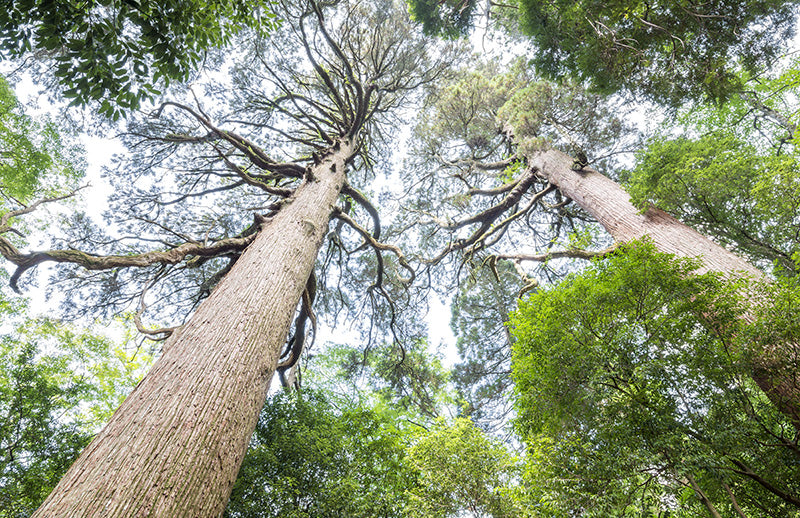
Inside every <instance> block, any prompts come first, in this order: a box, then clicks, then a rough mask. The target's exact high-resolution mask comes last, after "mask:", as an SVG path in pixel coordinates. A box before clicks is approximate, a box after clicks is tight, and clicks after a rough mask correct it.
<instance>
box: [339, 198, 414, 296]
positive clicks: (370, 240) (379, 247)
mask: <svg viewBox="0 0 800 518" xmlns="http://www.w3.org/2000/svg"><path fill="white" fill-rule="evenodd" d="M333 217H335V218H337V219H339V220H341V221H344V222H345V223H347V225H349V226H350V227H352V228H353V230H355V231H356V232H358V233H359V234H361V236H362V237H363V238H364V240H365V241H366V242H367V244H369V245H370V246H371V247H372V248H373V249H374V250H376V252H377V251H388V252H392V253H393V254H395V256H397V261H398V262H399V263H400V265H401V266H402V267H403V268H405V269H406V270H407V271H408V272H409V273H410V274H411V277H410V278H408V279H404V278H402V277H401V278H400V282H402V283H403V284H406V285H407V284H411V283H412V282H414V277H415V276H416V272H415V271H414V268H412V267H411V265H410V264H409V263H408V261H407V260H406V256H405V255H404V254H403V252H402V250H400V248H399V247H397V246H394V245H389V244H386V243H381V242H380V241H378V240H377V239H375V238H374V237H372V235H371V234H370V233H369V231H368V230H367V229H365V228H364V227H362V226H361V225H359V224H358V223H356V222H355V221H354V220H353V218H351V217H350V216H348V215H347V214H345V213H344V212H342V211H341V209H339V208H338V207H336V208H335V209H334V212H333Z"/></svg>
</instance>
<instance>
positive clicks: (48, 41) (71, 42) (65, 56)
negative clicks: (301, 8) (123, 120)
mask: <svg viewBox="0 0 800 518" xmlns="http://www.w3.org/2000/svg"><path fill="white" fill-rule="evenodd" d="M270 4H271V2H267V1H263V2H262V1H244V0H213V1H199V0H160V1H155V0H93V1H89V2H48V1H43V0H24V1H6V2H3V3H2V6H1V7H0V51H2V52H3V54H4V55H5V56H7V57H12V58H16V57H20V56H25V55H27V54H29V53H35V54H39V55H40V54H41V53H43V52H44V53H46V54H47V55H49V56H52V58H53V59H54V60H55V76H56V78H57V79H58V80H59V82H60V83H61V85H62V86H64V88H65V90H64V95H65V96H66V97H67V98H71V99H73V104H87V103H88V102H89V101H102V103H101V106H100V112H101V113H104V114H105V115H107V116H109V117H112V118H114V119H117V118H119V117H120V116H121V115H123V114H124V113H125V112H126V111H127V110H129V109H135V108H137V107H138V106H139V105H140V103H141V101H142V100H144V99H150V98H152V97H153V96H154V95H157V94H158V93H159V91H158V89H157V86H158V85H159V84H163V85H168V84H169V82H170V81H171V80H184V79H186V78H187V77H188V75H189V73H190V72H192V70H193V69H194V68H195V67H196V66H197V64H198V63H199V62H200V61H201V60H202V59H203V57H204V55H205V54H204V52H205V51H206V50H207V49H209V48H211V47H215V46H221V45H223V44H225V43H227V42H228V41H229V40H230V38H231V36H232V35H233V34H235V33H236V32H237V31H239V30H240V29H241V27H242V26H249V27H253V28H256V29H258V30H268V29H270V28H272V26H273V23H274V22H273V21H272V18H273V17H274V15H273V14H272V13H271V12H270V10H269V6H270Z"/></svg>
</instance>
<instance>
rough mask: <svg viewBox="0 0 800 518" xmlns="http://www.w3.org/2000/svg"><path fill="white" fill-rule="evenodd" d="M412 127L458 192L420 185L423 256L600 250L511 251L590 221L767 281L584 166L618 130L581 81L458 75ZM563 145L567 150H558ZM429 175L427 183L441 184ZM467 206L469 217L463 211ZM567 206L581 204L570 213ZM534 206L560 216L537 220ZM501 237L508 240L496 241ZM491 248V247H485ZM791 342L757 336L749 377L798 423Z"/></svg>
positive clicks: (428, 161)
mask: <svg viewBox="0 0 800 518" xmlns="http://www.w3.org/2000/svg"><path fill="white" fill-rule="evenodd" d="M490 77H491V79H489V78H490ZM465 114H466V115H465ZM419 134H420V135H421V137H422V139H421V142H420V144H419V150H418V152H417V153H418V156H419V157H420V159H419V160H420V162H419V163H420V164H421V165H420V166H419V167H420V168H427V169H431V168H434V167H438V168H439V170H440V171H442V172H443V174H444V175H446V177H447V178H450V179H451V186H452V185H453V184H455V185H456V187H455V188H453V187H450V189H455V190H456V192H457V193H458V194H453V193H452V190H451V191H448V188H447V187H445V186H442V184H439V186H438V187H436V190H434V189H432V188H431V187H430V183H420V185H422V188H421V189H419V191H418V193H417V196H418V199H420V200H421V201H419V202H418V204H417V206H416V207H414V210H416V212H417V214H418V215H419V214H422V215H423V218H420V219H421V221H422V223H424V224H425V226H426V227H427V229H428V230H427V231H426V234H425V239H426V240H427V242H433V243H436V242H437V241H436V240H438V242H439V243H442V245H443V247H442V252H441V253H440V254H438V255H437V256H435V257H433V258H432V259H431V262H440V261H442V260H444V259H445V257H446V256H447V255H448V254H452V253H455V252H457V253H460V254H462V257H466V258H473V257H484V258H486V257H487V256H492V257H493V259H492V260H499V259H507V260H514V261H549V260H552V259H555V258H558V257H573V258H591V257H597V256H602V255H605V254H607V253H609V251H611V250H612V249H613V248H608V249H604V250H594V251H591V250H588V251H587V250H583V249H579V248H577V247H575V246H572V245H570V246H569V247H568V249H566V250H553V249H552V248H551V249H549V250H532V251H531V250H530V246H529V245H527V244H525V243H521V244H519V245H518V246H519V247H520V248H521V250H520V249H519V248H518V249H517V250H514V249H513V245H514V244H515V243H520V239H521V237H520V236H530V235H531V233H533V232H540V231H541V229H542V228H543V226H545V225H549V226H550V228H551V229H554V230H559V229H562V228H564V227H565V226H567V225H569V226H571V227H572V228H573V229H578V230H580V227H584V225H583V223H582V222H584V221H586V222H591V221H596V222H597V223H599V224H600V225H601V226H602V228H603V229H605V230H606V231H607V232H608V235H610V237H611V238H612V239H613V241H614V242H616V243H617V244H619V243H626V242H632V241H635V240H638V239H641V238H643V237H645V236H647V237H649V238H650V239H651V240H652V241H653V243H654V245H655V246H656V248H657V249H658V250H659V251H662V252H665V253H671V254H675V255H677V256H679V257H697V258H699V260H700V261H701V265H702V266H701V269H700V271H701V272H702V271H715V272H722V273H725V274H726V275H734V276H740V277H747V278H751V279H754V280H762V279H763V278H764V276H763V274H762V273H761V272H760V271H759V270H758V269H757V268H755V267H754V266H753V265H752V264H750V263H748V262H746V261H745V260H743V259H742V258H740V257H738V256H736V255H735V254H733V253H731V252H730V251H728V250H727V249H725V248H724V247H722V246H720V245H718V244H717V243H715V242H714V241H712V240H711V239H709V238H707V237H705V236H703V235H702V234H700V233H698V232H697V231H695V230H694V229H692V228H690V227H688V226H686V225H684V224H681V223H680V222H678V221H677V220H676V219H675V218H673V217H672V216H670V215H669V214H667V213H666V212H664V211H663V210H660V209H657V208H655V207H648V208H647V209H646V210H644V211H642V210H640V209H638V208H637V207H635V206H634V205H633V204H632V203H631V201H630V197H629V195H628V194H627V193H626V192H625V191H624V190H623V189H622V187H620V186H619V184H617V183H616V182H614V181H613V180H612V179H611V178H609V177H608V176H605V175H603V174H601V173H600V172H598V171H596V170H594V169H592V168H590V167H589V164H590V163H596V164H597V166H598V167H601V168H603V167H607V166H608V165H610V164H608V163H606V164H604V163H603V160H602V159H603V157H605V156H608V155H610V154H613V153H614V152H615V150H614V148H613V147H612V146H617V149H619V146H620V143H621V142H624V135H625V126H624V124H622V123H621V121H620V120H619V119H617V118H616V117H615V116H614V112H613V105H611V104H609V103H608V101H605V100H602V99H599V98H597V97H596V96H592V95H590V94H588V93H586V92H585V91H584V90H582V89H581V88H579V87H574V86H573V87H569V86H561V87H557V86H555V85H553V84H550V83H546V82H536V81H532V80H531V79H530V78H528V77H525V75H524V73H522V72H521V71H520V70H519V69H517V70H514V69H512V70H510V71H509V72H507V73H505V74H503V75H500V76H494V77H492V76H491V75H490V74H487V75H483V74H482V73H481V72H480V71H477V72H476V71H472V72H465V73H464V75H463V76H462V78H461V79H460V80H458V81H456V82H454V83H452V84H450V85H447V86H445V87H444V88H442V90H441V91H440V93H439V95H438V96H437V97H436V98H435V101H434V104H433V105H432V109H431V116H430V118H429V120H428V121H427V122H426V123H425V126H423V127H422V128H421V129H420V130H419ZM559 145H560V146H561V147H562V149H567V150H569V152H570V153H572V154H573V156H570V155H568V154H566V153H564V152H563V151H559V150H558V149H557V147H558V146H559ZM429 178H430V180H429V181H430V182H431V183H434V182H436V183H438V182H442V180H443V179H442V178H439V177H434V176H433V175H430V176H429ZM459 188H460V192H459ZM548 196H551V198H549V199H548ZM442 200H443V201H444V202H445V203H441V201H442ZM470 203H474V206H475V209H472V210H474V213H473V215H471V216H464V215H463V213H464V211H465V207H467V206H469V205H468V204H470ZM569 204H572V205H574V206H576V209H577V210H568V208H567V207H568V205H569ZM454 207H455V208H456V210H457V213H454V212H453V208H454ZM536 208H541V209H543V211H542V212H543V213H544V218H548V217H555V219H556V221H553V220H552V219H551V220H550V223H548V222H547V219H539V220H538V221H537V220H536V219H534V218H536V217H537V214H536V211H535V209H536ZM548 214H549V216H548ZM418 217H419V216H418ZM559 220H560V221H561V222H559ZM576 221H577V222H578V223H579V225H578V226H576V225H575V222H576ZM569 226H568V227H567V228H569ZM545 228H546V227H545ZM584 228H585V227H584ZM512 229H516V230H518V231H519V230H521V231H522V233H520V232H514V231H512ZM534 235H535V234H534ZM506 236H508V237H507V241H508V243H509V244H507V245H505V247H504V245H503V240H504V239H503V238H505V237H506ZM558 238H559V237H558V235H556V236H554V238H552V239H550V240H549V245H548V246H549V247H552V246H553V243H554V242H556V241H555V240H557V239H558ZM576 242H577V243H580V240H577V241H576ZM600 242H601V243H603V242H605V243H608V241H602V240H601V241H600ZM490 247H496V250H497V251H494V252H493V253H492V252H489V251H488V249H489V248H490ZM509 248H511V250H509ZM796 348H797V344H796V343H793V342H784V343H780V344H764V349H763V350H762V353H761V355H760V361H759V362H756V363H755V365H754V368H753V372H752V375H753V378H754V380H755V381H756V383H757V384H758V386H759V387H761V389H762V390H763V391H764V392H765V393H766V394H767V395H768V396H769V398H770V399H771V400H772V401H773V403H774V404H775V405H776V406H777V407H778V408H780V409H781V411H782V412H784V413H785V414H786V415H787V416H789V417H790V418H791V419H792V421H793V422H795V423H800V420H798V419H799V418H800V390H799V389H800V387H798V385H797V382H796V378H795V376H794V375H793V373H794V372H796V369H797V367H796V357H797V355H796ZM798 425H800V424H798Z"/></svg>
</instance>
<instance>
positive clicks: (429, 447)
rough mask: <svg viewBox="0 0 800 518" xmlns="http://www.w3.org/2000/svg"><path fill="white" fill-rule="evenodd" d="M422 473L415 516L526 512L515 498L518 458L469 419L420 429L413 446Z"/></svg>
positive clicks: (415, 498)
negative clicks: (514, 488) (522, 510)
mask: <svg viewBox="0 0 800 518" xmlns="http://www.w3.org/2000/svg"><path fill="white" fill-rule="evenodd" d="M409 458H410V462H411V464H412V465H413V466H414V468H415V469H416V470H417V471H418V472H419V477H420V478H419V481H420V482H419V486H418V487H417V488H415V489H413V490H412V493H413V500H412V501H413V508H414V513H413V516H415V517H420V518H423V517H425V518H428V517H430V518H433V517H444V516H472V517H475V518H481V517H484V516H491V517H495V518H500V517H511V516H521V515H522V512H521V509H520V508H519V507H518V506H517V502H516V500H515V499H514V497H513V491H514V490H513V489H512V488H513V486H514V485H515V484H514V483H515V480H516V476H517V474H518V468H519V466H518V462H517V459H516V458H515V457H514V456H513V455H512V454H510V453H509V452H508V450H507V449H506V447H505V445H503V444H502V443H500V442H499V441H497V440H495V439H492V438H490V437H489V436H487V435H486V434H485V433H484V432H482V431H481V430H480V429H478V428H477V427H475V425H474V424H473V423H472V421H470V420H469V419H465V418H457V419H455V420H453V421H452V422H448V421H445V420H443V419H441V420H438V421H436V423H435V424H434V425H433V426H432V427H431V429H429V430H424V431H420V432H418V433H417V436H416V439H415V441H414V443H413V445H412V446H411V448H410V449H409Z"/></svg>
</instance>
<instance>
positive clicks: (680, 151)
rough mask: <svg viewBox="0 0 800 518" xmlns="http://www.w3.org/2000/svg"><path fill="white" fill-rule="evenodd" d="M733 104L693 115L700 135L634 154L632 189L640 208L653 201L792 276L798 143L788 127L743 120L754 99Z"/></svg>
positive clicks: (797, 247)
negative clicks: (787, 134)
mask: <svg viewBox="0 0 800 518" xmlns="http://www.w3.org/2000/svg"><path fill="white" fill-rule="evenodd" d="M795 86H796V85H795ZM731 104H732V105H733V106H724V107H722V108H720V109H719V110H708V111H705V112H701V113H700V114H690V116H694V117H695V120H694V121H693V123H692V125H696V127H697V128H698V129H700V130H701V131H705V132H706V133H705V134H703V135H702V136H699V137H688V136H681V137H677V138H657V139H653V140H652V141H651V142H650V143H649V145H648V146H647V148H645V149H644V150H642V151H641V152H639V153H638V154H637V157H636V167H635V168H634V169H633V170H632V171H631V173H630V179H629V182H628V186H627V190H628V192H629V193H630V194H631V197H632V199H633V201H634V203H635V204H637V205H638V206H639V207H642V208H645V207H647V206H648V205H650V204H653V205H655V206H657V207H659V208H661V209H663V210H665V211H667V212H669V213H671V214H673V215H674V216H676V217H677V218H678V219H679V220H681V221H682V222H684V223H687V224H689V225H692V226H693V227H695V228H696V229H697V230H698V231H700V232H702V233H705V234H707V235H712V236H715V237H716V238H718V239H719V240H720V241H721V242H723V243H724V244H727V245H731V246H732V247H735V248H736V249H738V251H739V252H740V253H743V254H746V255H747V256H748V257H749V258H750V260H751V261H753V262H754V263H755V264H757V265H760V266H762V267H764V269H768V268H769V266H770V265H774V272H775V274H777V275H794V274H795V273H796V272H797V271H798V270H797V267H796V263H795V262H794V260H793V259H792V257H793V255H794V254H796V253H797V252H798V251H800V235H798V234H797V231H796V229H797V228H798V226H800V178H798V176H797V170H798V166H799V165H800V164H799V163H798V157H797V154H796V150H795V146H794V144H793V142H791V141H789V142H786V141H783V140H782V139H783V138H784V136H785V132H786V128H785V127H784V126H773V127H769V126H767V125H766V124H762V123H761V122H762V121H760V120H758V119H756V120H755V121H752V122H751V121H744V123H743V121H742V119H743V117H744V116H745V115H743V112H744V113H746V112H752V111H753V108H752V105H751V104H749V103H746V102H745V103H742V104H739V103H731ZM734 121H735V122H734ZM765 135H768V136H771V137H772V138H767V139H766V141H765V139H764V136H765ZM769 144H774V145H775V146H776V147H772V146H770V145H769ZM776 148H777V149H776ZM776 151H777V152H776Z"/></svg>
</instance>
